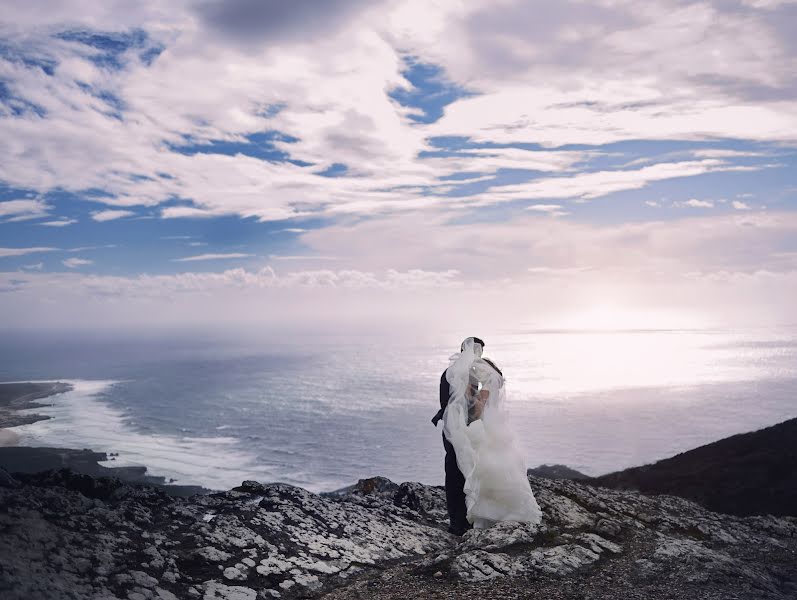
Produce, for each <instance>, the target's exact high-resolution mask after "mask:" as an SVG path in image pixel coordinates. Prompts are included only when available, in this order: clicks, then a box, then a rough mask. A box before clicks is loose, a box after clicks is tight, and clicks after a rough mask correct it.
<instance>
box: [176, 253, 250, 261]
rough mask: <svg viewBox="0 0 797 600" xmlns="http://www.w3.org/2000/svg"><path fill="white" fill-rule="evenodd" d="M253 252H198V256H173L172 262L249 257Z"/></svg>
mask: <svg viewBox="0 0 797 600" xmlns="http://www.w3.org/2000/svg"><path fill="white" fill-rule="evenodd" d="M249 256H252V255H251V254H242V253H240V252H229V253H227V254H197V255H196V256H186V257H185V258H173V259H172V262H194V261H202V260H226V259H231V258H247V257H249Z"/></svg>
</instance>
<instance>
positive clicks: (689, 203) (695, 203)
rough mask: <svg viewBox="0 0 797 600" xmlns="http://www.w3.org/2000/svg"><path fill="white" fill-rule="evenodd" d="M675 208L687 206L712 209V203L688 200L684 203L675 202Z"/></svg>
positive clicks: (693, 199)
mask: <svg viewBox="0 0 797 600" xmlns="http://www.w3.org/2000/svg"><path fill="white" fill-rule="evenodd" d="M675 206H689V207H691V208H714V203H713V202H712V201H711V200H698V199H697V198H690V199H689V200H686V201H684V202H676V203H675Z"/></svg>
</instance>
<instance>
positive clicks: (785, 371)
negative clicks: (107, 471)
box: [0, 327, 797, 491]
mask: <svg viewBox="0 0 797 600" xmlns="http://www.w3.org/2000/svg"><path fill="white" fill-rule="evenodd" d="M481 333H482V332H464V335H468V334H477V335H478V334H481ZM459 337H460V336H458V335H451V334H448V335H439V336H433V335H429V336H428V337H426V338H425V339H415V340H412V341H403V340H400V339H377V338H367V337H349V338H347V339H345V340H341V339H338V338H333V337H319V338H316V339H310V338H306V337H296V338H294V339H293V340H292V341H290V342H286V341H284V340H268V339H264V340H260V341H258V342H256V343H249V342H242V341H240V340H239V341H237V342H231V341H230V340H229V339H227V340H220V339H211V338H196V339H192V338H188V337H180V338H173V339H168V340H167V339H165V338H162V339H158V340H153V339H148V340H142V339H137V340H136V339H132V340H131V339H128V340H126V341H120V340H118V339H114V340H111V339H110V338H107V339H104V338H99V337H95V338H86V337H83V338H81V339H80V340H78V339H71V338H69V337H66V336H65V337H60V338H59V337H55V338H53V337H52V336H45V335H44V334H42V335H41V336H40V337H39V336H35V335H26V336H13V335H9V336H5V337H4V338H3V339H2V341H0V381H11V380H60V381H71V382H73V383H74V385H75V389H74V391H72V392H68V393H66V394H63V395H61V396H57V397H54V398H50V399H49V401H52V403H53V406H52V407H50V408H47V409H40V410H38V411H37V412H43V413H46V414H49V415H52V416H53V417H54V418H53V419H51V420H48V421H40V422H37V423H34V424H32V425H28V426H25V427H21V428H18V431H19V432H20V434H21V436H22V443H23V444H24V445H42V446H60V447H72V448H83V447H86V448H92V449H94V450H99V451H106V452H113V453H118V454H119V456H118V457H117V458H116V459H115V462H109V463H108V464H109V465H110V466H113V465H121V464H143V465H146V466H148V468H149V470H150V473H152V474H156V475H165V476H167V477H171V478H174V479H175V480H176V481H177V482H179V483H184V484H189V483H191V484H202V485H205V486H207V487H210V488H214V489H222V488H228V487H232V486H235V485H238V484H239V483H240V482H241V481H242V480H244V479H257V480H260V481H283V482H287V483H292V484H296V485H300V486H303V487H306V488H308V489H311V490H314V491H323V490H332V489H335V488H338V487H341V486H344V485H348V484H350V483H353V482H354V481H356V480H357V479H359V478H362V477H368V476H373V475H384V476H387V477H389V478H391V479H393V480H395V481H406V480H414V481H421V482H424V483H433V484H441V483H442V481H443V465H442V457H443V449H442V444H441V441H440V430H439V428H438V429H435V428H434V427H433V426H432V425H431V423H430V422H429V420H430V418H431V417H432V415H433V414H434V413H435V412H436V409H437V403H438V398H437V394H438V389H437V386H438V379H439V376H440V374H441V372H442V370H443V369H444V368H445V366H447V364H448V361H447V359H448V356H449V355H450V354H452V352H453V351H454V350H456V349H457V346H458V343H459V341H460V339H459ZM462 337H464V336H462ZM484 337H485V339H486V340H487V347H486V349H485V355H487V356H489V357H491V358H492V359H494V360H495V361H496V362H497V364H498V365H499V366H500V367H501V368H502V369H503V371H504V373H505V375H506V377H507V385H508V388H507V390H508V409H509V410H510V411H511V412H512V414H513V416H514V419H515V421H514V422H515V428H516V430H517V432H518V434H519V439H520V442H521V444H522V448H523V450H524V456H525V459H526V461H527V464H528V466H530V467H531V466H536V465H538V464H542V463H564V464H567V465H569V466H571V467H573V468H576V469H578V470H580V471H583V472H584V473H587V474H590V475H598V474H602V473H606V472H609V471H613V470H617V469H622V468H625V467H629V466H633V465H639V464H644V463H648V462H651V461H655V460H658V459H661V458H665V457H668V456H671V455H673V454H676V453H678V452H681V451H684V450H687V449H690V448H694V447H696V446H699V445H701V444H704V443H708V442H711V441H714V440H717V439H720V438H722V437H725V436H728V435H732V434H734V433H740V432H743V431H750V430H753V429H757V428H760V427H765V426H768V425H771V424H774V423H776V422H779V421H782V420H784V419H787V418H791V417H795V416H797V403H795V401H794V398H795V395H797V328H795V327H791V328H786V329H783V328H780V329H744V330H716V329H714V330H661V331H656V330H629V331H545V330H536V331H516V332H508V331H504V332H495V333H493V334H492V336H490V337H488V336H486V335H484Z"/></svg>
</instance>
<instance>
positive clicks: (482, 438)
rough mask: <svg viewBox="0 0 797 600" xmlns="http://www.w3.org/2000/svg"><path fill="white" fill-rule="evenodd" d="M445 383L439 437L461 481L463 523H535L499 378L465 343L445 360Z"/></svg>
mask: <svg viewBox="0 0 797 600" xmlns="http://www.w3.org/2000/svg"><path fill="white" fill-rule="evenodd" d="M446 380H447V381H448V384H449V386H450V394H451V397H450V399H449V401H448V405H447V407H446V409H445V412H444V413H443V433H444V434H445V436H446V439H447V440H448V441H449V442H450V443H451V445H452V446H453V447H454V451H455V452H456V455H457V466H459V469H460V471H461V472H462V474H463V476H464V477H465V488H464V491H465V505H466V508H467V511H468V512H467V517H468V521H470V522H471V523H473V525H474V527H477V528H484V527H489V526H491V525H492V524H494V523H495V522H497V521H522V522H528V523H539V522H540V520H541V511H540V507H539V506H538V504H537V501H536V500H535V498H534V494H533V493H532V491H531V487H530V486H529V480H528V477H527V476H526V467H525V464H524V462H523V459H522V455H521V453H520V451H519V450H518V448H517V445H516V443H515V436H514V433H513V431H512V428H511V426H510V423H509V420H508V417H507V414H506V411H505V407H504V402H505V399H506V398H505V394H506V390H505V386H504V377H503V375H502V374H501V373H500V371H499V370H498V369H497V368H496V367H495V366H494V365H493V364H492V363H490V362H489V361H487V360H485V359H483V358H482V357H481V345H478V344H474V341H473V338H468V339H467V340H466V341H465V343H464V344H463V348H462V352H460V353H458V354H455V355H453V356H452V357H451V358H450V364H449V367H448V369H446Z"/></svg>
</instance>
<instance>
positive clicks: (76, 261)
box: [61, 257, 94, 269]
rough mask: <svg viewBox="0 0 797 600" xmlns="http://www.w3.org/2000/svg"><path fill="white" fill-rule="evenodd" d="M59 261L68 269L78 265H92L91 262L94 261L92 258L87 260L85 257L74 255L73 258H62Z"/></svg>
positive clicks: (75, 267)
mask: <svg viewBox="0 0 797 600" xmlns="http://www.w3.org/2000/svg"><path fill="white" fill-rule="evenodd" d="M61 263H62V264H63V265H64V266H65V267H68V268H70V269H77V268H78V267H85V266H87V265H92V264H94V261H93V260H88V259H86V258H78V257H74V258H67V259H65V260H62V261H61Z"/></svg>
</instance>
